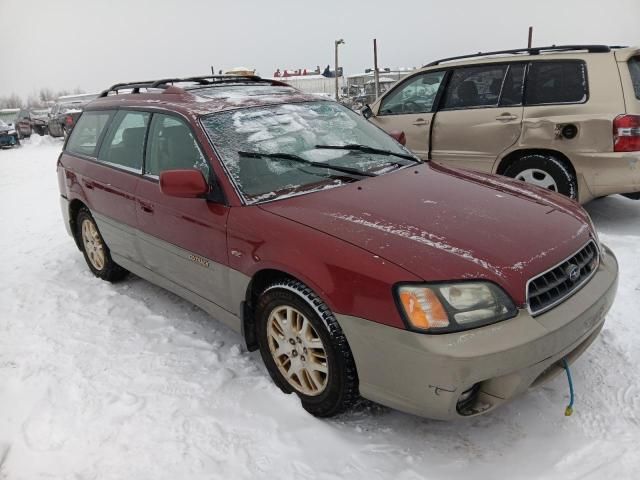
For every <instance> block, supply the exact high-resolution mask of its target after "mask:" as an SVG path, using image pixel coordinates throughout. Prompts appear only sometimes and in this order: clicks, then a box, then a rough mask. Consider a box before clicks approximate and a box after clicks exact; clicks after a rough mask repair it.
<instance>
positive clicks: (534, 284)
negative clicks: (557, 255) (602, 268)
mask: <svg viewBox="0 0 640 480" xmlns="http://www.w3.org/2000/svg"><path fill="white" fill-rule="evenodd" d="M598 260H599V259H598V247H596V244H595V242H594V241H593V240H591V241H590V242H589V243H587V244H586V245H585V246H584V247H583V248H582V249H581V250H580V251H578V253H576V254H575V255H572V256H571V257H569V258H567V259H566V260H565V261H563V262H562V263H560V264H559V265H556V266H555V267H553V268H552V269H550V270H547V271H546V272H544V273H542V274H540V275H538V276H537V277H534V278H532V279H531V280H529V282H528V283H527V303H528V305H529V311H530V312H531V313H532V314H533V315H539V314H541V313H542V312H546V311H547V310H549V309H551V308H553V307H554V306H556V305H557V304H559V303H560V302H562V301H563V300H564V299H566V298H567V297H569V296H570V295H572V294H573V293H574V292H575V291H577V290H578V289H579V288H580V287H581V286H582V285H584V284H585V283H586V282H587V281H588V280H589V279H590V278H591V277H592V276H593V274H594V273H595V271H596V269H597V268H598Z"/></svg>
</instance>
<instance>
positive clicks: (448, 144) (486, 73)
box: [431, 63, 525, 172]
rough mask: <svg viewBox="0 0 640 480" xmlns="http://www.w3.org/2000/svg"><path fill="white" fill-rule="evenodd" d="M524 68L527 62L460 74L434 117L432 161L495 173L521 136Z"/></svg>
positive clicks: (462, 70)
mask: <svg viewBox="0 0 640 480" xmlns="http://www.w3.org/2000/svg"><path fill="white" fill-rule="evenodd" d="M524 70H525V64H524V63H515V64H512V65H510V66H509V65H508V64H497V65H482V66H474V67H466V68H458V69H456V70H454V71H453V73H452V75H451V79H450V81H449V83H448V85H447V90H446V92H445V94H444V100H443V102H442V108H441V109H440V110H439V111H438V113H437V114H436V115H435V119H434V125H433V132H432V138H431V146H432V150H431V157H432V159H433V160H435V161H438V162H442V163H444V164H447V165H452V166H456V167H461V168H468V169H471V170H477V171H481V172H491V171H492V168H493V165H494V163H495V160H496V158H497V157H498V156H499V155H500V154H501V153H502V152H503V151H505V150H506V149H507V148H509V147H510V146H511V145H513V144H514V143H515V142H516V141H517V140H518V138H519V137H520V132H521V125H522V115H523V107H522V84H523V77H524Z"/></svg>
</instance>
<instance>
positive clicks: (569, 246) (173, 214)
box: [58, 88, 595, 328]
mask: <svg viewBox="0 0 640 480" xmlns="http://www.w3.org/2000/svg"><path fill="white" fill-rule="evenodd" d="M180 92H181V91H180ZM317 100H318V99H317V98H316V97H313V96H307V95H303V94H300V93H293V94H291V95H279V96H278V99H277V103H290V102H303V101H317ZM275 102H276V101H274V100H273V99H269V100H265V99H262V98H261V97H259V96H256V97H249V98H247V99H246V100H243V101H241V102H238V101H233V102H231V101H227V100H225V99H221V100H213V101H208V102H202V101H196V100H195V99H193V96H191V95H189V94H184V92H182V93H179V92H173V90H171V88H170V89H168V90H166V91H165V93H162V94H145V95H126V94H125V95H117V96H111V97H106V98H104V99H99V100H97V101H95V102H93V103H92V104H90V105H89V106H88V107H87V108H86V109H85V111H89V110H93V109H116V108H127V107H134V108H135V107H137V108H140V107H142V108H145V109H147V110H148V111H156V112H163V111H167V110H170V111H172V112H175V113H178V114H180V115H182V116H183V117H184V118H185V119H187V120H188V121H189V123H190V124H191V127H192V129H193V131H194V133H195V136H196V138H197V140H198V142H199V144H200V146H201V148H202V150H203V152H204V153H205V155H206V156H207V157H208V158H209V161H210V164H211V167H212V169H213V172H214V174H215V176H216V178H217V181H218V186H217V187H216V188H218V189H219V190H220V192H221V193H222V195H223V196H224V198H225V199H226V201H225V202H224V203H216V202H212V201H207V200H205V199H201V198H175V197H168V196H166V195H163V194H162V193H161V191H160V188H159V185H158V182H157V181H156V180H153V179H149V178H145V177H142V176H139V175H136V174H132V173H127V172H123V171H120V170H118V169H115V168H110V167H108V166H105V165H102V164H99V163H97V162H94V161H91V160H86V159H80V158H78V157H75V156H73V155H68V154H66V153H63V154H62V156H61V158H60V166H61V168H59V169H58V174H59V176H60V185H61V188H62V194H63V195H64V196H65V197H67V198H68V199H69V200H70V201H72V200H74V199H77V200H80V201H82V202H83V203H85V204H87V205H88V206H89V208H90V209H91V210H93V211H96V212H99V213H101V214H103V215H105V216H108V217H111V218H114V219H116V220H118V221H120V222H122V223H123V224H125V225H129V226H131V227H133V228H136V229H138V230H139V231H141V232H142V233H145V234H149V235H151V236H155V237H158V238H160V239H162V240H165V241H167V242H169V243H171V244H174V245H177V246H180V247H182V248H184V249H186V250H189V251H190V252H193V253H194V254H197V255H201V256H203V257H205V258H209V259H211V260H213V261H215V262H218V263H219V264H221V265H225V266H229V267H231V268H233V269H235V270H237V271H239V272H242V273H244V274H246V275H248V276H253V275H255V274H256V273H258V272H259V271H262V270H265V269H276V270H280V271H283V272H285V273H288V274H290V275H292V276H294V277H296V278H298V279H300V280H301V281H303V282H304V283H306V284H307V285H308V286H309V287H311V288H312V289H314V291H316V292H317V293H318V294H319V295H320V296H321V297H322V298H323V300H324V301H325V302H326V303H327V304H328V306H329V307H330V308H331V309H332V310H333V311H334V312H336V313H342V314H348V315H353V316H357V317H361V318H366V319H369V320H372V321H375V322H379V323H383V324H387V325H390V326H394V327H398V328H404V324H403V320H402V318H401V316H400V314H399V312H398V309H397V307H396V306H395V304H394V301H393V295H392V288H393V286H394V284H396V283H397V282H406V281H420V280H425V281H440V280H447V281H450V280H459V279H471V278H481V279H487V280H490V281H492V282H495V283H496V284H498V285H500V286H501V287H502V288H503V289H504V290H505V291H506V292H507V293H508V294H509V295H510V296H511V298H512V299H513V300H514V301H515V302H516V303H517V304H518V305H520V306H522V305H523V304H524V302H525V285H526V282H527V280H528V279H529V278H531V277H533V276H535V275H537V274H539V273H541V272H542V271H544V270H546V269H547V268H549V267H551V266H553V265H555V264H556V263H558V262H559V261H561V260H563V259H565V258H566V257H567V256H569V255H570V254H572V253H574V252H575V251H577V250H578V249H579V248H580V247H581V246H583V245H584V244H585V243H586V242H587V240H588V239H589V237H590V235H595V232H593V231H592V230H591V227H590V226H589V223H588V217H587V216H586V214H585V213H584V211H583V210H582V209H581V207H580V206H579V205H578V204H576V203H575V202H573V201H571V200H568V199H566V198H564V197H561V196H559V195H555V194H551V193H549V192H547V191H544V190H541V189H537V188H535V187H530V186H525V185H524V184H523V183H519V182H515V181H510V180H508V179H505V178H504V177H497V176H493V175H482V174H475V173H468V172H462V171H460V170H455V169H451V168H445V167H442V166H438V165H437V164H433V163H427V164H424V165H416V166H415V167H410V168H405V169H402V170H397V171H394V172H392V173H388V174H385V175H381V176H379V177H376V178H369V179H364V180H362V181H359V182H357V183H352V184H347V185H343V186H340V187H337V188H333V189H329V190H325V191H320V192H314V193H308V194H304V195H300V196H296V197H292V198H287V199H281V200H276V201H272V202H269V203H264V204H260V205H252V206H246V205H243V202H242V200H241V198H240V197H239V196H238V195H237V193H236V191H235V189H234V186H233V184H232V183H231V182H230V180H229V178H228V177H227V175H226V172H225V170H224V168H223V166H222V165H221V163H220V161H219V160H218V159H217V157H216V154H215V152H214V150H213V148H212V146H211V145H210V143H209V141H208V139H207V136H206V134H205V132H204V131H203V129H202V128H201V126H200V123H199V120H198V119H199V117H200V116H202V115H205V114H210V113H212V112H216V111H222V110H227V109H232V108H233V109H237V108H245V107H249V106H254V105H263V104H267V103H275ZM123 241H127V239H126V238H125V239H124V240H123ZM142 256H143V257H144V252H142ZM243 293H244V292H243ZM219 294H220V295H224V292H222V291H221V292H219Z"/></svg>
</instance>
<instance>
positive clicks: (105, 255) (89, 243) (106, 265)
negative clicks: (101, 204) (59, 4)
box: [76, 207, 129, 282]
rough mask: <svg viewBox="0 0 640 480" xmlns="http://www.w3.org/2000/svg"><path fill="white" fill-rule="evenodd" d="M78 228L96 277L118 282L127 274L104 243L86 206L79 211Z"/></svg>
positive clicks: (85, 257) (78, 234)
mask: <svg viewBox="0 0 640 480" xmlns="http://www.w3.org/2000/svg"><path fill="white" fill-rule="evenodd" d="M76 228H77V232H76V235H77V236H78V238H79V239H80V245H81V246H82V253H83V254H84V259H85V260H86V262H87V265H88V266H89V269H90V270H91V271H92V272H93V274H94V275H95V276H96V277H99V278H102V279H103V280H107V281H109V282H117V281H118V280H122V279H123V278H124V277H126V276H127V274H128V273H129V272H127V270H125V269H124V268H122V267H121V266H120V265H118V264H117V263H116V262H114V261H113V259H112V258H111V254H110V253H109V248H108V247H107V245H106V244H105V243H104V239H103V238H102V235H101V234H100V231H99V230H98V226H97V225H96V222H95V220H94V219H93V217H92V216H91V213H90V212H89V210H88V209H87V208H85V207H83V208H81V209H80V211H79V212H78V216H77V220H76Z"/></svg>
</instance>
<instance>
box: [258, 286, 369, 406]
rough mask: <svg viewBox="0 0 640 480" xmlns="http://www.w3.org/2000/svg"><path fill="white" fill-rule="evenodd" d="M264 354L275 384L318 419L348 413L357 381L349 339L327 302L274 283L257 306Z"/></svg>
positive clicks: (306, 291) (305, 290)
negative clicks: (297, 398) (294, 395)
mask: <svg viewBox="0 0 640 480" xmlns="http://www.w3.org/2000/svg"><path fill="white" fill-rule="evenodd" d="M256 321H257V334H258V344H259V346H260V354H261V355H262V359H263V361H264V363H265V365H266V367H267V370H268V371H269V374H270V375H271V378H272V379H273V381H274V382H275V383H276V385H278V386H279V387H280V389H281V390H282V391H283V392H285V393H292V392H295V393H296V394H297V395H298V397H299V398H300V401H301V403H302V406H303V408H304V409H305V410H307V411H308V412H309V413H311V414H312V415H315V416H317V417H330V416H333V415H337V414H338V413H341V412H343V411H345V410H346V409H348V408H349V407H350V406H351V405H352V404H353V403H354V402H355V400H356V399H357V398H358V376H357V373H356V367H355V362H354V360H353V355H352V353H351V349H350V348H349V345H348V343H347V339H346V337H345V336H344V333H343V332H342V329H341V328H340V325H338V322H337V321H336V319H335V317H334V315H333V314H332V313H331V311H330V310H329V308H328V307H327V306H326V305H325V304H324V302H323V301H322V300H321V299H320V298H319V297H318V296H317V295H316V294H315V293H314V292H313V291H312V290H311V289H310V288H309V287H307V286H306V285H304V284H303V283H301V282H299V281H297V280H292V279H288V280H282V281H278V282H275V283H273V284H272V285H270V286H269V287H267V288H266V290H265V291H264V292H263V293H262V295H261V296H260V298H259V300H258V304H257V306H256Z"/></svg>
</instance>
